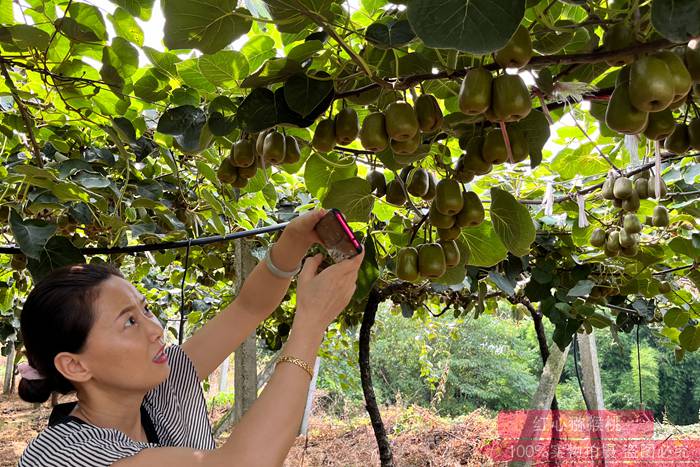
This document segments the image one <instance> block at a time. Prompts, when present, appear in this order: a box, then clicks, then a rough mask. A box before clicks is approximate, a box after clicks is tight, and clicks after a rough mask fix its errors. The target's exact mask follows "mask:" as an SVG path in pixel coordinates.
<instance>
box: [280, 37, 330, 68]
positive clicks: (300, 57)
mask: <svg viewBox="0 0 700 467" xmlns="http://www.w3.org/2000/svg"><path fill="white" fill-rule="evenodd" d="M322 49H323V42H321V41H318V40H310V41H306V42H303V43H301V44H299V45H297V46H294V47H293V48H292V49H291V50H290V51H289V53H287V58H288V59H290V60H294V61H295V62H299V63H301V62H303V61H304V60H306V59H308V58H311V57H312V56H313V55H314V54H315V53H316V52H318V51H319V50H322Z"/></svg>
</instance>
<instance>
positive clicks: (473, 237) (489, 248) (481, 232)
mask: <svg viewBox="0 0 700 467" xmlns="http://www.w3.org/2000/svg"><path fill="white" fill-rule="evenodd" d="M460 238H461V239H462V240H463V241H464V243H465V244H466V245H467V249H468V251H469V260H468V261H467V264H468V265H471V266H483V267H491V266H494V265H496V264H498V263H500V262H501V261H503V260H504V259H505V258H506V256H508V250H506V247H505V246H504V245H503V242H501V239H500V238H498V235H497V234H496V231H495V230H493V226H491V224H489V223H487V222H482V223H481V225H479V226H478V227H468V228H464V229H462V233H461V235H460Z"/></svg>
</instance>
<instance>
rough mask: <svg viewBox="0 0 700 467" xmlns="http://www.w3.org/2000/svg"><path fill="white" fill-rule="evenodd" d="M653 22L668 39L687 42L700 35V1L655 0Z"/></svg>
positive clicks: (655, 27) (652, 9) (652, 13)
mask: <svg viewBox="0 0 700 467" xmlns="http://www.w3.org/2000/svg"><path fill="white" fill-rule="evenodd" d="M651 24H652V25H653V26H654V29H656V31H657V32H658V33H659V34H661V35H662V36H664V37H665V38H666V39H668V40H671V41H674V42H686V41H688V40H690V39H691V38H693V37H696V36H700V2H698V1H697V0H654V1H653V2H652V4H651Z"/></svg>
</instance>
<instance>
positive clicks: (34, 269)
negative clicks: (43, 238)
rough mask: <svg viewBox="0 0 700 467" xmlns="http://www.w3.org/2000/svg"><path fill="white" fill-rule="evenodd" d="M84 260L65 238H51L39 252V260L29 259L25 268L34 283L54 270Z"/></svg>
mask: <svg viewBox="0 0 700 467" xmlns="http://www.w3.org/2000/svg"><path fill="white" fill-rule="evenodd" d="M84 262H85V258H84V257H83V255H82V254H81V253H80V250H78V249H77V248H76V247H75V246H74V245H73V243H71V241H70V240H69V239H68V238H66V237H59V236H56V237H52V238H51V239H50V240H49V241H48V242H47V243H46V246H45V247H44V248H43V249H42V251H41V256H40V257H39V259H38V260H37V259H34V258H29V261H28V263H27V267H28V268H29V272H30V273H31V274H32V279H34V281H35V282H38V281H40V280H41V279H43V278H44V277H46V276H47V275H48V274H49V273H50V272H51V271H53V270H54V269H57V268H60V267H62V266H69V265H72V264H80V263H84Z"/></svg>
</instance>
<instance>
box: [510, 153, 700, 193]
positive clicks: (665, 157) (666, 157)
mask: <svg viewBox="0 0 700 467" xmlns="http://www.w3.org/2000/svg"><path fill="white" fill-rule="evenodd" d="M696 155H700V154H685V155H682V156H676V155H675V154H671V153H668V152H667V153H664V154H662V155H661V157H662V158H663V159H662V161H663V162H670V161H675V160H679V159H683V158H685V157H694V156H696ZM654 165H655V164H654V162H649V163H647V164H644V165H640V166H639V167H636V168H634V169H632V170H628V171H626V172H623V175H624V176H625V177H630V176H632V175H635V174H638V173H640V172H644V171H645V170H648V169H650V168H651V167H654ZM603 183H604V182H601V183H598V184H597V185H592V186H589V187H588V188H585V189H583V190H579V191H577V192H576V193H569V194H566V195H562V196H557V197H555V198H554V202H555V203H562V202H564V201H567V200H573V199H574V197H575V196H576V195H587V194H590V193H593V192H594V191H597V190H599V189H601V188H603ZM519 201H520V202H521V203H522V204H533V205H537V204H542V200H541V199H521V200H519Z"/></svg>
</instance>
